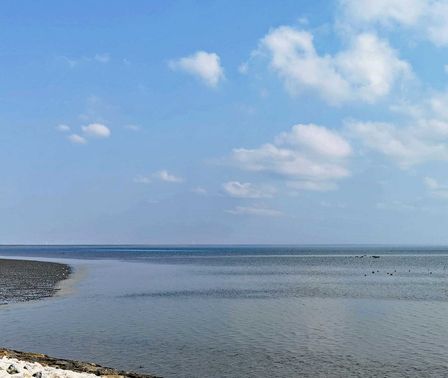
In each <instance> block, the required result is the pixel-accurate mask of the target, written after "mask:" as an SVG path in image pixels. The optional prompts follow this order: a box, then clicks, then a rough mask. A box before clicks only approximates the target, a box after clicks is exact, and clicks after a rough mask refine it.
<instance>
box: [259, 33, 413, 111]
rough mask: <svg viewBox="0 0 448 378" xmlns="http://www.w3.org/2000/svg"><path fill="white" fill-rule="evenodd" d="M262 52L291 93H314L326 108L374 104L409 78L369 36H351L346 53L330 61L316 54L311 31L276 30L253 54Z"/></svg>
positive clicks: (392, 55) (382, 43)
mask: <svg viewBox="0 0 448 378" xmlns="http://www.w3.org/2000/svg"><path fill="white" fill-rule="evenodd" d="M263 53H267V55H268V57H269V58H270V65H271V68H272V69H273V70H274V71H275V72H276V73H277V74H278V76H279V77H280V78H281V79H282V80H283V81H284V84H285V87H286V88H287V90H288V91H289V92H290V93H292V94H298V93H301V92H303V91H307V90H308V91H313V92H316V93H318V94H319V95H320V96H321V97H322V98H323V99H325V100H326V101H328V102H329V103H331V104H340V103H344V102H347V101H363V102H367V103H374V102H376V101H377V100H379V99H381V98H383V97H385V96H386V95H388V94H389V93H390V92H391V90H392V87H393V86H394V84H395V83H396V82H397V81H398V80H400V79H405V78H408V77H410V76H411V68H410V66H409V64H408V63H407V62H405V61H403V60H400V59H399V58H398V55H397V52H396V51H395V50H394V49H392V48H391V47H390V46H389V44H388V43H387V41H384V40H381V39H379V38H378V37H377V36H376V34H373V33H362V34H359V35H356V36H353V37H352V38H351V41H350V45H349V47H348V48H347V49H346V50H343V51H341V52H339V53H338V54H336V55H334V56H331V55H319V53H318V52H317V51H316V49H315V47H314V42H313V35H312V34H311V33H310V32H308V31H304V30H297V29H294V28H292V27H289V26H281V27H278V28H276V29H273V30H271V31H270V32H269V33H268V34H267V35H266V36H265V37H264V38H263V39H262V40H261V42H260V47H259V49H258V51H257V54H263Z"/></svg>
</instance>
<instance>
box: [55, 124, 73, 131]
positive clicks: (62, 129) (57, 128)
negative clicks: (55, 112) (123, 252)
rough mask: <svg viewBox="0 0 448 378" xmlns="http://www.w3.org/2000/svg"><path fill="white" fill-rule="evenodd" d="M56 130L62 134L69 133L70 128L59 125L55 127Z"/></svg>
mask: <svg viewBox="0 0 448 378" xmlns="http://www.w3.org/2000/svg"><path fill="white" fill-rule="evenodd" d="M56 130H58V131H60V132H63V133H67V132H69V131H70V126H68V125H64V124H60V125H57V126H56Z"/></svg>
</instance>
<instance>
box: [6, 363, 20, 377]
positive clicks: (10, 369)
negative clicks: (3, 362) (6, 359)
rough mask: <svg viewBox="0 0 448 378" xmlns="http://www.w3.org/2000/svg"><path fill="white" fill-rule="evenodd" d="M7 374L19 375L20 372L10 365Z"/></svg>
mask: <svg viewBox="0 0 448 378" xmlns="http://www.w3.org/2000/svg"><path fill="white" fill-rule="evenodd" d="M6 372H7V373H8V374H11V375H13V374H19V371H18V370H17V368H16V367H15V366H14V365H9V367H8V369H6Z"/></svg>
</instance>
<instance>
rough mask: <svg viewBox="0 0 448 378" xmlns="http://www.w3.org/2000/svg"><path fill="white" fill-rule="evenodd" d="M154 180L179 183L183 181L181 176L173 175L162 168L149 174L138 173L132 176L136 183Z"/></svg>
mask: <svg viewBox="0 0 448 378" xmlns="http://www.w3.org/2000/svg"><path fill="white" fill-rule="evenodd" d="M154 180H158V181H164V182H170V183H180V182H183V181H184V179H183V178H182V177H178V176H175V175H173V174H171V173H169V172H168V171H166V170H164V169H163V170H161V171H158V172H155V173H153V174H151V175H138V176H136V177H135V178H134V182H135V183H137V184H150V183H151V182H153V181H154Z"/></svg>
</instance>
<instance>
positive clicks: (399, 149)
mask: <svg viewBox="0 0 448 378" xmlns="http://www.w3.org/2000/svg"><path fill="white" fill-rule="evenodd" d="M422 97H423V98H424V99H423V100H422V101H421V103H417V104H409V103H405V104H399V105H395V106H393V107H392V110H394V111H396V112H399V113H402V114H403V115H404V116H406V117H407V118H406V119H405V120H404V121H401V122H400V123H398V124H394V123H387V122H369V121H367V122H363V121H347V122H346V126H347V128H348V130H349V131H350V132H351V133H352V136H354V137H356V138H359V139H360V140H361V141H362V142H363V144H364V145H365V146H367V147H368V148H370V149H372V150H375V151H377V152H380V153H382V154H384V155H385V156H387V157H389V158H391V159H393V160H394V161H396V162H397V163H398V165H399V166H400V167H401V168H409V167H411V166H413V165H417V164H422V163H425V162H428V161H447V160H448V110H447V109H448V92H434V93H432V94H430V95H424V96H422Z"/></svg>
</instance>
